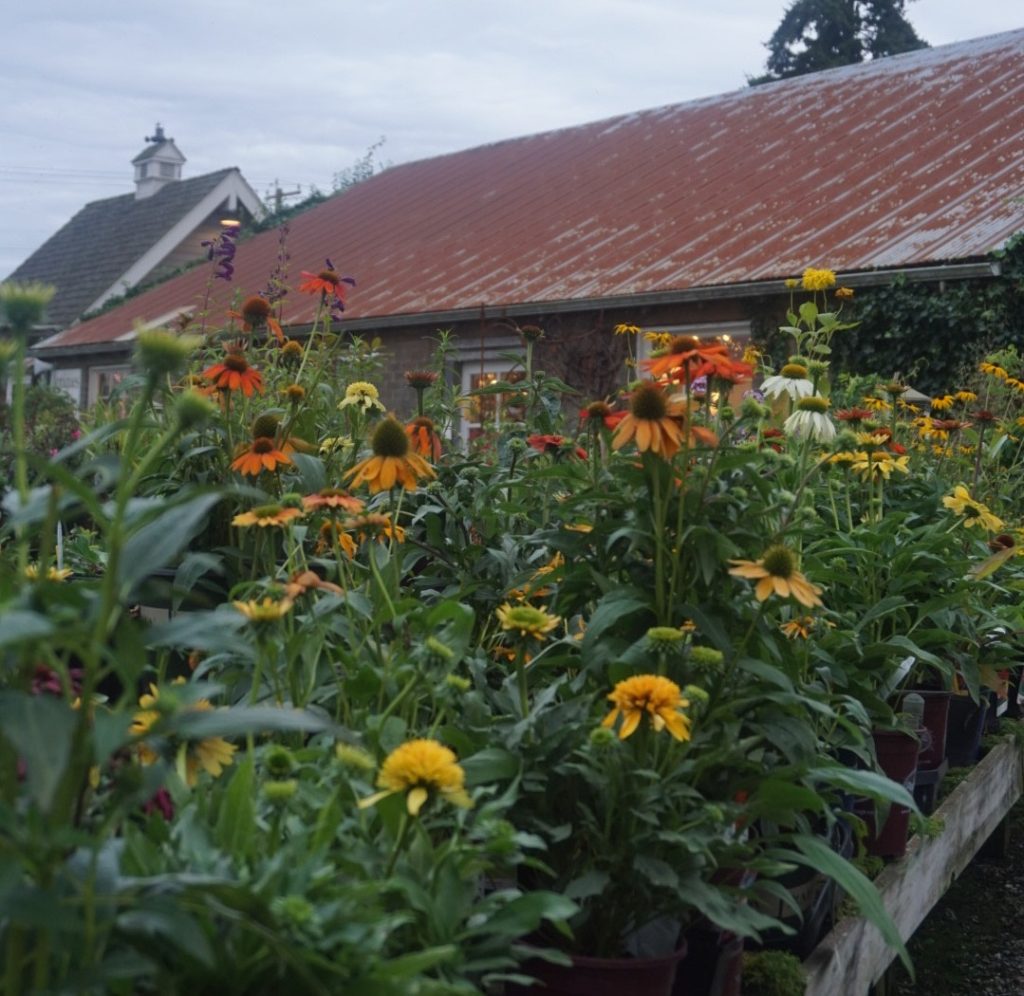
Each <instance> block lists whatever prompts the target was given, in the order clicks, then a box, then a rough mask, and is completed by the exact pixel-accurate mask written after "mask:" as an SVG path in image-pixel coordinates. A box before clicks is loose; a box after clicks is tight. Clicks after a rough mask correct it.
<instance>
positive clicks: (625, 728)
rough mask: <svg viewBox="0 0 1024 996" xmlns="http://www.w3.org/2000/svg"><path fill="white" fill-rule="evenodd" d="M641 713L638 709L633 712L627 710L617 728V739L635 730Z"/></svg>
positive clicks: (624, 737) (622, 738)
mask: <svg viewBox="0 0 1024 996" xmlns="http://www.w3.org/2000/svg"><path fill="white" fill-rule="evenodd" d="M641 715H642V713H640V711H639V710H634V711H633V712H627V713H626V716H625V719H623V721H622V726H621V727H620V728H619V739H620V740H625V739H626V737H628V736H629V735H630V734H631V733H635V732H636V728H637V727H638V726H639V725H640V717H641Z"/></svg>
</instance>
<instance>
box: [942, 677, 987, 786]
mask: <svg viewBox="0 0 1024 996" xmlns="http://www.w3.org/2000/svg"><path fill="white" fill-rule="evenodd" d="M988 710H989V699H988V696H982V699H981V701H980V702H975V701H974V699H972V698H971V697H970V696H968V695H954V696H953V697H952V698H951V699H950V702H949V729H948V732H947V734H946V757H947V758H948V759H949V763H950V765H951V766H952V767H955V768H963V767H967V766H968V765H971V764H974V763H975V762H976V761H977V760H978V754H979V753H980V751H981V737H982V733H983V732H984V730H985V720H986V719H987V717H988Z"/></svg>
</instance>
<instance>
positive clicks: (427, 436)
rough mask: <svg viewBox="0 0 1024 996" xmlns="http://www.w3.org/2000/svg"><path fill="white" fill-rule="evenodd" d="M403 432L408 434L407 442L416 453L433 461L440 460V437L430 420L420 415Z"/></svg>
mask: <svg viewBox="0 0 1024 996" xmlns="http://www.w3.org/2000/svg"><path fill="white" fill-rule="evenodd" d="M405 431H406V432H407V433H409V441H410V442H411V443H412V448H413V450H414V451H415V452H416V453H419V455H420V456H425V457H429V458H430V459H431V460H435V461H436V460H440V459H441V437H440V436H439V435H438V434H437V430H436V429H435V428H434V422H433V420H432V419H429V418H427V416H426V415H420V416H418V417H416V418H414V419H413V420H412V421H411V422H410V423H409V424H408V425H406V427H405Z"/></svg>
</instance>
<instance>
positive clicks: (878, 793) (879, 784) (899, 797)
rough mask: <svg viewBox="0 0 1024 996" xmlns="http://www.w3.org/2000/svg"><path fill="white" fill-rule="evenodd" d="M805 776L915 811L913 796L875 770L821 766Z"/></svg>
mask: <svg viewBox="0 0 1024 996" xmlns="http://www.w3.org/2000/svg"><path fill="white" fill-rule="evenodd" d="M807 777H808V778H811V779H813V780H814V781H820V782H824V783H825V784H826V785H834V786H836V788H841V789H846V790H847V791H849V792H855V793H856V794H857V795H866V796H870V797H871V798H872V799H886V800H888V801H889V802H893V803H895V804H896V805H897V806H906V807H907V808H908V809H912V810H913V811H914V812H917V803H915V802H914V797H913V796H912V795H911V794H910V793H909V792H908V791H907V790H906V789H905V788H904V787H903V786H902V785H900V784H899V783H898V782H894V781H893V780H892V779H891V778H886V777H885V775H880V774H879V773H878V772H877V771H861V770H858V769H855V768H845V767H841V766H836V767H822V768H812V769H811V770H810V771H808V772H807Z"/></svg>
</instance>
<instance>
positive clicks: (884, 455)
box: [850, 450, 910, 480]
mask: <svg viewBox="0 0 1024 996" xmlns="http://www.w3.org/2000/svg"><path fill="white" fill-rule="evenodd" d="M853 457H854V459H853V461H852V462H851V464H850V467H851V468H852V469H853V470H854V471H855V472H856V473H858V474H860V475H861V476H862V477H871V478H872V479H873V480H877V479H878V478H879V477H883V478H885V480H889V478H890V477H891V476H892V472H893V471H894V470H898V471H899V472H900V473H901V474H909V473H910V466H909V462H910V457H909V456H896V455H895V454H893V453H890V452H889V451H888V450H874V451H872V452H871V453H868V452H867V451H866V450H858V451H857V452H856V453H854V454H853Z"/></svg>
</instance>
